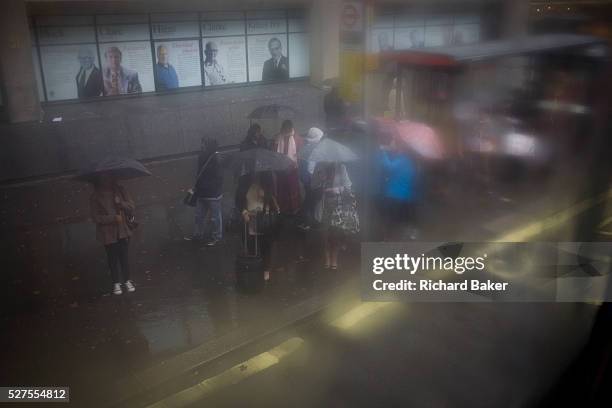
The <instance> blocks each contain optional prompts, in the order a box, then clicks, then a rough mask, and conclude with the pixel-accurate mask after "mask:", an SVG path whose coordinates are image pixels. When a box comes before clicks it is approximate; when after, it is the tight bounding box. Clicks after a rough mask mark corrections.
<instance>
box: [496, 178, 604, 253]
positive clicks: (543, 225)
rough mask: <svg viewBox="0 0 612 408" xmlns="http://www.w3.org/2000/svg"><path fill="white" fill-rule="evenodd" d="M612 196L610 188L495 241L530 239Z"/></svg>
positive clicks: (522, 240)
mask: <svg viewBox="0 0 612 408" xmlns="http://www.w3.org/2000/svg"><path fill="white" fill-rule="evenodd" d="M609 198H612V190H609V191H607V192H605V193H603V194H600V195H599V196H596V197H594V198H587V199H585V200H582V201H580V202H579V203H576V204H574V205H572V206H571V207H569V208H567V209H565V210H563V211H560V212H558V213H556V214H553V215H551V216H550V217H546V218H544V219H543V220H540V221H535V222H533V223H531V224H528V225H526V226H524V227H520V228H518V229H516V230H514V231H511V232H509V233H507V234H505V235H502V236H501V237H499V238H498V239H496V240H495V241H493V242H525V241H528V240H529V239H531V238H533V237H535V236H538V235H540V234H542V233H543V232H544V231H546V230H549V229H551V228H554V227H557V226H559V225H561V224H563V223H566V222H567V221H569V220H570V219H572V218H574V217H575V216H576V215H578V214H580V213H582V212H584V211H586V210H588V209H589V208H591V207H594V206H596V205H598V204H601V203H603V202H604V201H606V200H607V199H609Z"/></svg>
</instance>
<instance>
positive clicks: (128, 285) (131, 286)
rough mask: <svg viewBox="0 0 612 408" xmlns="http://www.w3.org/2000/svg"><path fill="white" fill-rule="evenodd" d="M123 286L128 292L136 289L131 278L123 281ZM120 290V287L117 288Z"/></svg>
mask: <svg viewBox="0 0 612 408" xmlns="http://www.w3.org/2000/svg"><path fill="white" fill-rule="evenodd" d="M125 288H126V289H127V291H128V292H135V291H136V287H135V286H134V284H133V283H132V281H131V280H128V281H125ZM119 290H121V289H119Z"/></svg>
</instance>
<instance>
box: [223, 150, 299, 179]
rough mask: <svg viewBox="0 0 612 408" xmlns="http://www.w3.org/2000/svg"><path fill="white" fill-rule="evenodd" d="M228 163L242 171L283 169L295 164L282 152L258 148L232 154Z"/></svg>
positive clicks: (255, 171) (254, 171)
mask: <svg viewBox="0 0 612 408" xmlns="http://www.w3.org/2000/svg"><path fill="white" fill-rule="evenodd" d="M230 163H231V164H232V166H233V167H234V168H235V169H239V170H242V172H243V173H257V172H261V171H283V170H288V169H290V168H292V167H294V166H295V163H294V162H293V161H292V160H291V159H290V158H289V157H287V156H285V155H284V154H280V153H277V152H273V151H271V150H267V149H260V148H257V149H250V150H245V151H243V152H240V153H236V154H233V155H232V156H231V158H230Z"/></svg>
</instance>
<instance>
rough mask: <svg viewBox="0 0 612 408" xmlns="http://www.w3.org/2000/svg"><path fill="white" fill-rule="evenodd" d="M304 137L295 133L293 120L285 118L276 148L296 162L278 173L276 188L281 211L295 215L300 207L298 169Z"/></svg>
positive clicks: (278, 151) (277, 138) (276, 141)
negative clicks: (299, 154) (299, 153)
mask: <svg viewBox="0 0 612 408" xmlns="http://www.w3.org/2000/svg"><path fill="white" fill-rule="evenodd" d="M302 145H303V141H302V138H301V137H300V136H298V135H297V134H296V133H295V129H294V127H293V122H291V121H290V120H284V121H283V123H282V125H281V128H280V133H279V134H278V136H277V137H276V140H275V148H274V150H275V151H276V152H277V153H280V154H284V155H285V156H287V157H288V158H289V159H291V161H292V162H293V163H294V165H293V167H292V168H290V169H288V170H285V171H280V172H277V173H276V190H277V192H278V201H279V205H280V209H281V212H282V213H283V214H286V215H294V214H295V213H296V212H297V211H298V210H299V208H300V180H299V175H298V171H297V164H298V163H297V162H298V152H299V151H300V149H301V147H302Z"/></svg>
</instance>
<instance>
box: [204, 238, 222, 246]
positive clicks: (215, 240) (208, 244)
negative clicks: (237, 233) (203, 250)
mask: <svg viewBox="0 0 612 408" xmlns="http://www.w3.org/2000/svg"><path fill="white" fill-rule="evenodd" d="M218 243H219V240H218V239H213V240H210V241H208V242H207V243H206V246H209V247H213V246H215V245H217V244H218Z"/></svg>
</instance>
